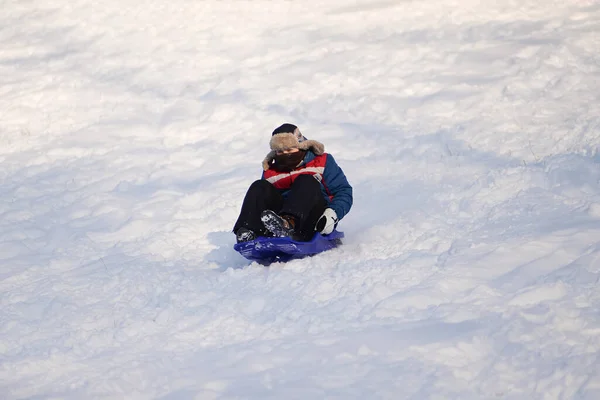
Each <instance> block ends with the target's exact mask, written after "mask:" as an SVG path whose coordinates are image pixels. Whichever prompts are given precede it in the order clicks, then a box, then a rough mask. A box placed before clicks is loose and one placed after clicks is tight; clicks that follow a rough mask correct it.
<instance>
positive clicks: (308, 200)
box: [280, 175, 327, 240]
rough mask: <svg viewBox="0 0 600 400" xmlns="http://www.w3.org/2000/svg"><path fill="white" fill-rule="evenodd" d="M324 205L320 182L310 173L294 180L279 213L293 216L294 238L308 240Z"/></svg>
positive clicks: (323, 209) (325, 203)
mask: <svg viewBox="0 0 600 400" xmlns="http://www.w3.org/2000/svg"><path fill="white" fill-rule="evenodd" d="M326 207H327V202H326V201H325V199H324V198H323V193H322V192H321V184H320V183H319V182H318V181H317V180H316V179H315V178H314V177H313V176H312V175H301V176H299V177H298V178H296V180H295V181H294V184H293V185H292V188H291V189H290V192H289V194H288V195H287V196H286V198H285V200H284V203H283V207H282V209H281V212H280V214H289V215H292V216H293V217H294V218H295V221H296V225H295V229H294V230H295V235H294V237H295V238H297V239H298V240H310V239H311V238H312V237H313V235H314V234H315V224H316V223H317V221H318V220H319V217H321V215H322V214H323V211H325V208H326Z"/></svg>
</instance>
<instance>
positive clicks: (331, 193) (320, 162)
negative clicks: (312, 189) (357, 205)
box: [262, 150, 352, 220]
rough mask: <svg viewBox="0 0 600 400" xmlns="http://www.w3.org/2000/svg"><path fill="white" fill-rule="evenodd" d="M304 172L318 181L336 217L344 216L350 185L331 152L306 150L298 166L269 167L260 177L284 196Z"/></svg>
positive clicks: (350, 202)
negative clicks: (290, 168)
mask: <svg viewBox="0 0 600 400" xmlns="http://www.w3.org/2000/svg"><path fill="white" fill-rule="evenodd" d="M305 174H310V175H313V176H314V177H315V179H317V180H318V181H319V183H320V184H321V191H322V192H323V198H325V200H326V201H327V204H328V206H327V207H329V208H332V209H333V210H334V211H335V213H336V214H337V217H338V219H340V220H341V219H342V218H344V216H345V215H346V214H347V213H348V212H349V211H350V208H351V207H352V186H350V184H349V183H348V179H346V175H345V174H344V171H342V169H341V168H340V166H339V165H338V164H337V163H336V162H335V159H334V158H333V156H332V155H331V154H328V153H323V154H321V155H316V154H315V153H314V152H313V151H312V150H308V151H307V152H306V155H305V156H304V160H302V163H301V164H300V166H298V167H297V168H296V169H294V170H293V171H291V172H279V171H275V170H274V169H273V168H269V169H268V170H266V171H264V172H263V174H262V179H265V180H267V181H269V182H270V183H271V184H273V185H274V186H275V187H276V188H277V189H279V190H280V191H281V192H282V194H283V196H284V197H285V196H286V195H287V192H288V191H289V189H290V187H291V185H292V183H293V182H294V180H295V179H296V178H297V177H298V176H300V175H305Z"/></svg>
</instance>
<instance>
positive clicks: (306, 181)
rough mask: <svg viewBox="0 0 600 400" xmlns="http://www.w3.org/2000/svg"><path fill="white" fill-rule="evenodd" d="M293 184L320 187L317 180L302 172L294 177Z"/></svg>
mask: <svg viewBox="0 0 600 400" xmlns="http://www.w3.org/2000/svg"><path fill="white" fill-rule="evenodd" d="M294 185H298V186H304V187H307V186H308V187H314V188H320V186H321V185H320V184H319V181H318V180H317V179H316V178H315V177H314V176H312V175H307V174H303V175H300V176H299V177H297V178H296V180H295V181H294Z"/></svg>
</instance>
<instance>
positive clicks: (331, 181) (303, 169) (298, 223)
mask: <svg viewBox="0 0 600 400" xmlns="http://www.w3.org/2000/svg"><path fill="white" fill-rule="evenodd" d="M270 146H271V151H270V152H269V154H267V156H266V158H265V159H264V160H263V170H264V171H263V174H262V178H261V179H259V180H257V181H255V182H253V183H252V184H251V185H250V187H249V188H248V191H247V193H246V196H245V197H244V202H243V203H242V209H241V211H240V215H239V217H238V220H237V222H236V223H235V226H234V228H233V232H234V233H235V235H236V240H237V242H238V243H240V242H247V241H250V240H254V239H256V238H257V237H259V236H274V237H286V236H289V237H291V238H292V239H293V240H297V241H309V240H311V239H312V237H313V236H314V234H315V232H320V233H321V234H323V235H328V234H330V233H331V232H333V230H334V229H335V228H336V226H337V223H338V221H339V220H341V219H342V218H343V217H344V216H345V215H346V214H347V213H348V211H350V208H351V207H352V186H350V184H349V183H348V180H347V179H346V175H344V172H343V171H342V169H341V168H340V167H339V165H338V164H337V163H336V162H335V160H334V158H333V156H332V155H331V154H327V153H325V147H324V146H323V144H321V143H319V142H317V141H316V140H307V139H306V138H305V137H304V136H302V133H300V130H299V129H298V127H297V126H296V125H292V124H283V125H281V126H280V127H278V128H277V129H275V130H274V131H273V134H272V135H271V141H270Z"/></svg>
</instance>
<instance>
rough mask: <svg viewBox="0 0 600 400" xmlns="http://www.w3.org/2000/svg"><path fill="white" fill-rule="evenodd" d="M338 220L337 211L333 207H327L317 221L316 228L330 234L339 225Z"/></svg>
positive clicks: (324, 233)
mask: <svg viewBox="0 0 600 400" xmlns="http://www.w3.org/2000/svg"><path fill="white" fill-rule="evenodd" d="M338 221H339V220H338V217H337V214H336V213H335V211H333V209H331V208H327V209H325V212H324V213H323V215H321V218H319V220H318V221H317V225H316V227H315V230H317V231H318V232H321V233H322V234H323V235H329V234H330V233H331V232H333V230H334V229H335V227H336V226H337V223H338Z"/></svg>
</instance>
